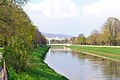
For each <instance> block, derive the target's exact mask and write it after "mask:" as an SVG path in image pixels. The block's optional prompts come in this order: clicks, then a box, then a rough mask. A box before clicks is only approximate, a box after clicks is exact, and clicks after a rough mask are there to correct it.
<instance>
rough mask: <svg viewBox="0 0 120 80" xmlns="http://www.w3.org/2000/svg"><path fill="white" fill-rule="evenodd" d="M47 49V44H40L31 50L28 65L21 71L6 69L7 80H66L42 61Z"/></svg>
mask: <svg viewBox="0 0 120 80" xmlns="http://www.w3.org/2000/svg"><path fill="white" fill-rule="evenodd" d="M48 49H49V47H48V46H41V47H37V48H35V49H34V50H33V51H31V54H29V55H28V58H29V62H28V67H26V68H25V70H24V71H23V72H21V73H18V74H17V73H16V72H15V71H14V69H12V68H10V69H8V71H9V80H67V79H66V78H65V77H63V76H61V75H59V74H57V73H55V71H54V70H52V69H51V68H50V67H48V65H47V64H45V63H44V62H43V60H44V56H45V55H46V52H47V51H48Z"/></svg>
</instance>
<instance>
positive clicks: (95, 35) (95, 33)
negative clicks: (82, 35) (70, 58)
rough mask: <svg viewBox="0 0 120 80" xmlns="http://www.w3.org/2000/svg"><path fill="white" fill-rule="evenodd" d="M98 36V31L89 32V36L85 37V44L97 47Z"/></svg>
mask: <svg viewBox="0 0 120 80" xmlns="http://www.w3.org/2000/svg"><path fill="white" fill-rule="evenodd" d="M98 35H99V31H98V30H96V29H95V30H93V31H92V32H91V34H90V35H89V36H88V37H87V44H90V45H97V44H99V42H98V41H99V38H98Z"/></svg>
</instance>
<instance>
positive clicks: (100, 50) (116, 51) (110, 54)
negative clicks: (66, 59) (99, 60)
mask: <svg viewBox="0 0 120 80" xmlns="http://www.w3.org/2000/svg"><path fill="white" fill-rule="evenodd" d="M69 48H71V49H73V50H76V51H81V52H82V51H83V52H88V53H91V54H95V55H100V56H103V57H107V58H111V59H115V60H120V48H115V47H94V46H92V47H91V46H69Z"/></svg>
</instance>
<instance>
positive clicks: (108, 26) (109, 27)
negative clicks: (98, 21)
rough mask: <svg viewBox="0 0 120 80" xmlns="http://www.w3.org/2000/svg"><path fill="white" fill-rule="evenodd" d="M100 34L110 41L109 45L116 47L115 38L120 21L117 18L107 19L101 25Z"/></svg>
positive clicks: (119, 28)
mask: <svg viewBox="0 0 120 80" xmlns="http://www.w3.org/2000/svg"><path fill="white" fill-rule="evenodd" d="M102 32H103V33H104V34H105V35H106V36H107V37H108V39H109V40H110V45H116V44H117V40H116V38H117V36H118V33H119V32H120V21H119V20H118V19H117V18H112V17H109V18H108V19H107V21H106V22H105V23H104V25H103V28H102Z"/></svg>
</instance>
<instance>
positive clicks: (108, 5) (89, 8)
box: [82, 0, 120, 18]
mask: <svg viewBox="0 0 120 80" xmlns="http://www.w3.org/2000/svg"><path fill="white" fill-rule="evenodd" d="M82 12H83V13H84V14H92V15H94V16H97V17H105V18H106V17H110V16H112V17H118V16H120V0H100V1H97V2H93V3H91V4H89V5H85V6H84V7H83V9H82Z"/></svg>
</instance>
